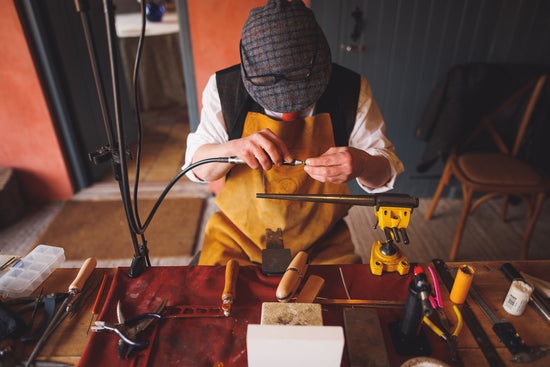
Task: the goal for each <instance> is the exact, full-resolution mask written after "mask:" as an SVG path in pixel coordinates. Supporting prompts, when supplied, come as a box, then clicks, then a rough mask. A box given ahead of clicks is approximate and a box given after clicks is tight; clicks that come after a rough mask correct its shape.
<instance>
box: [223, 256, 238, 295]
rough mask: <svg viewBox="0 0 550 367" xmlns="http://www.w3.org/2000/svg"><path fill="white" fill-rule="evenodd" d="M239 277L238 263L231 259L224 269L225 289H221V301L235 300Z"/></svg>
mask: <svg viewBox="0 0 550 367" xmlns="http://www.w3.org/2000/svg"><path fill="white" fill-rule="evenodd" d="M238 277H239V262H238V261H237V260H234V259H231V260H229V261H228V262H227V265H226V267H225V287H224V288H223V293H222V301H223V300H226V299H228V298H231V299H232V300H234V299H235V297H236V295H237V278H238Z"/></svg>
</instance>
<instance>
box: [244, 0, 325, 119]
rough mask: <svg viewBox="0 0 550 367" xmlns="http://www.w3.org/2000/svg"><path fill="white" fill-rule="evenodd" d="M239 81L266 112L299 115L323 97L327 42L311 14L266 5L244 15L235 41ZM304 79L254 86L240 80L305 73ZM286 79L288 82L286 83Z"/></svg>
mask: <svg viewBox="0 0 550 367" xmlns="http://www.w3.org/2000/svg"><path fill="white" fill-rule="evenodd" d="M240 51H241V75H242V78H243V82H244V85H245V88H246V90H247V91H248V93H249V94H250V95H251V96H252V98H253V99H254V100H255V101H256V102H257V103H258V104H260V105H261V106H262V107H264V108H265V109H267V110H270V111H274V112H282V113H290V112H297V111H301V110H303V109H305V108H307V107H309V106H311V105H312V104H313V103H315V102H316V101H317V100H318V99H319V97H321V95H322V94H323V92H324V91H325V89H326V87H327V84H328V81H329V79H330V72H331V55H330V48H329V46H328V42H327V40H326V38H325V35H324V34H323V31H322V30H321V28H320V27H319V25H318V24H317V21H316V20H315V16H314V15H313V12H312V11H311V9H309V8H307V7H306V6H305V4H304V3H303V2H302V1H297V0H293V1H286V0H268V1H267V3H266V5H265V6H263V7H258V8H254V9H252V10H251V11H250V14H249V16H248V19H247V21H246V23H245V25H244V27H243V31H242V38H241V50H240ZM313 61H315V62H314V64H313V68H312V69H311V70H312V72H311V74H310V75H309V77H307V78H302V79H301V80H287V79H285V78H284V77H279V78H277V82H275V83H274V84H271V85H254V84H253V83H252V82H251V81H250V80H248V79H247V78H246V76H249V77H250V76H258V75H278V76H282V75H291V72H293V71H296V70H298V69H302V70H303V69H304V68H311V65H312V62H313ZM289 79H292V78H289Z"/></svg>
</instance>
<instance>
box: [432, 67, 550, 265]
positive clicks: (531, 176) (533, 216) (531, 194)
mask: <svg viewBox="0 0 550 367" xmlns="http://www.w3.org/2000/svg"><path fill="white" fill-rule="evenodd" d="M546 78H547V75H542V76H540V77H538V78H536V79H535V80H533V81H531V82H530V83H528V84H527V85H525V86H523V87H522V88H521V89H520V90H518V91H517V92H516V93H515V94H514V95H512V96H511V97H510V98H509V99H508V100H507V101H505V102H504V103H503V104H502V105H501V106H500V107H498V108H497V109H496V110H495V111H494V112H493V113H492V114H491V115H489V116H486V117H484V118H483V119H482V121H481V123H480V124H479V125H478V127H477V128H476V129H475V130H474V132H473V133H472V135H471V136H470V137H469V138H468V139H467V140H466V141H465V142H464V144H462V145H460V146H459V147H455V148H453V149H452V151H451V153H450V155H449V157H448V159H447V162H446V165H445V169H444V171H443V175H442V177H441V180H440V181H439V185H438V187H437V190H436V192H435V194H434V197H433V200H432V202H431V204H430V207H429V208H428V211H427V212H426V215H425V218H426V220H429V219H430V218H431V216H432V214H433V212H434V209H435V207H436V205H437V202H438V200H439V197H440V196H441V193H442V192H443V189H444V188H445V186H446V185H448V184H449V183H450V180H451V178H452V177H455V178H456V179H458V181H460V183H461V185H462V192H463V199H464V204H463V208H462V214H461V215H460V220H459V222H458V227H457V229H456V233H455V237H454V240H453V245H452V248H451V253H450V255H449V258H450V261H454V260H455V258H456V254H457V251H458V245H459V244H460V240H461V238H462V232H463V231H464V227H465V225H466V219H467V218H468V215H470V214H472V213H473V211H474V210H475V209H476V208H477V207H478V206H479V205H480V204H481V203H482V202H484V201H486V200H487V199H490V198H493V197H496V196H502V197H503V200H502V207H501V219H502V220H504V219H505V217H506V207H507V204H508V197H509V196H510V195H514V196H518V197H520V198H521V199H522V200H524V201H525V202H526V203H527V217H528V218H529V221H528V223H527V227H526V229H525V233H524V236H523V241H522V244H521V254H520V257H521V259H522V260H524V259H526V258H527V255H528V252H529V241H530V239H531V234H532V232H533V229H534V227H535V223H536V220H537V217H538V215H539V212H540V209H541V206H542V203H543V201H544V197H545V195H546V192H547V191H548V189H549V188H550V184H549V181H548V179H547V178H545V177H543V176H542V175H541V174H540V173H539V172H537V171H536V170H535V169H534V168H533V167H531V166H530V165H529V164H527V163H525V162H522V161H521V160H519V159H518V158H517V154H518V151H519V149H520V146H521V143H522V140H523V136H524V134H525V131H526V129H527V125H528V123H529V121H530V119H531V115H532V113H533V109H534V107H535V104H536V102H537V99H538V98H539V95H540V93H541V90H542V87H543V85H544V83H545V81H546ZM531 90H532V93H531V97H530V99H529V101H528V103H527V107H526V108H525V112H524V114H523V117H522V119H521V121H520V124H519V127H518V130H517V137H516V139H515V141H514V144H513V147H512V149H511V150H510V149H509V148H508V147H507V146H506V144H505V143H504V141H503V139H502V138H501V136H500V135H499V133H498V132H497V130H496V129H495V127H494V122H495V121H494V120H495V118H496V117H497V116H499V114H501V113H502V112H503V111H504V110H505V109H506V107H508V106H509V105H511V104H512V103H514V102H516V101H517V100H518V99H519V98H520V97H521V96H523V95H525V94H526V93H528V92H529V91H531ZM484 129H485V130H487V131H488V132H489V134H490V136H491V137H492V139H493V140H494V142H495V143H496V145H497V146H498V149H499V151H500V152H498V153H487V152H465V148H466V146H467V145H468V144H469V143H471V141H472V140H473V138H474V136H476V135H477V134H478V133H479V132H480V131H482V130H484ZM476 192H482V193H485V195H483V196H481V197H480V198H479V199H477V200H476V201H475V203H474V204H472V200H473V198H474V193H476Z"/></svg>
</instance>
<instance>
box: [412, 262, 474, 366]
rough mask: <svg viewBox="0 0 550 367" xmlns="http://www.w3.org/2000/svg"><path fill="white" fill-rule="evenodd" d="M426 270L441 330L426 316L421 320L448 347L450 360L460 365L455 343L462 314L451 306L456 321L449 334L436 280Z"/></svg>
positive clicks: (459, 329) (431, 272)
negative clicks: (431, 285)
mask: <svg viewBox="0 0 550 367" xmlns="http://www.w3.org/2000/svg"><path fill="white" fill-rule="evenodd" d="M428 270H429V271H430V274H431V276H432V280H433V283H434V290H435V293H436V298H435V301H434V300H433V297H431V301H432V306H433V308H434V310H435V311H436V313H437V316H438V317H439V322H440V323H441V326H442V327H443V330H441V329H440V328H439V327H437V326H436V325H435V324H434V323H433V322H432V321H431V320H430V319H429V318H428V317H426V316H424V318H423V319H422V320H423V321H424V323H425V324H426V325H427V326H428V327H429V328H430V329H431V330H432V331H433V332H434V333H435V334H436V335H437V336H439V337H441V338H442V339H443V340H444V341H445V342H446V343H447V346H448V347H449V351H450V352H451V360H452V361H454V362H458V363H460V364H462V361H461V359H460V356H459V355H458V348H457V342H456V339H457V336H458V335H459V334H460V331H461V330H462V326H463V324H464V322H463V320H462V314H461V313H460V310H459V309H458V307H457V306H456V305H453V311H454V313H455V315H456V320H457V321H456V325H455V328H454V330H453V331H452V332H451V326H450V324H449V320H448V319H447V316H446V315H445V312H444V311H443V301H442V300H441V293H440V292H439V284H438V282H437V278H436V276H435V274H434V272H433V270H432V268H431V267H428Z"/></svg>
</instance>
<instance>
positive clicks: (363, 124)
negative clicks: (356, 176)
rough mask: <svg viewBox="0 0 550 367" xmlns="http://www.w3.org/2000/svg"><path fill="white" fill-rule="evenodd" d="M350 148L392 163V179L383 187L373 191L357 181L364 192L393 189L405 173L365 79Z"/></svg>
mask: <svg viewBox="0 0 550 367" xmlns="http://www.w3.org/2000/svg"><path fill="white" fill-rule="evenodd" d="M349 146H350V147H354V148H358V149H361V150H364V151H366V152H367V153H369V154H371V155H375V156H383V157H385V158H386V159H387V160H388V161H389V163H390V167H391V176H390V179H389V180H388V181H387V182H386V183H385V184H384V185H383V186H380V187H377V188H375V189H372V190H369V189H368V188H367V187H365V186H364V185H361V183H360V182H359V180H357V182H358V183H359V186H361V188H362V189H363V190H365V191H367V192H369V193H378V192H385V191H388V190H390V189H393V186H394V184H395V179H396V177H397V175H398V174H400V173H401V172H403V171H404V167H403V163H402V162H401V160H400V159H399V158H398V157H397V155H396V154H395V147H394V146H393V144H392V143H391V141H390V140H389V139H388V138H387V137H386V124H385V122H384V119H383V117H382V114H381V113H380V109H379V108H378V105H377V104H376V101H375V100H374V97H373V94H372V89H371V87H370V84H369V82H368V81H367V79H366V78H364V77H361V91H360V93H359V101H358V105H357V116H356V119H355V125H354V127H353V131H352V132H351V135H350V139H349Z"/></svg>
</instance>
